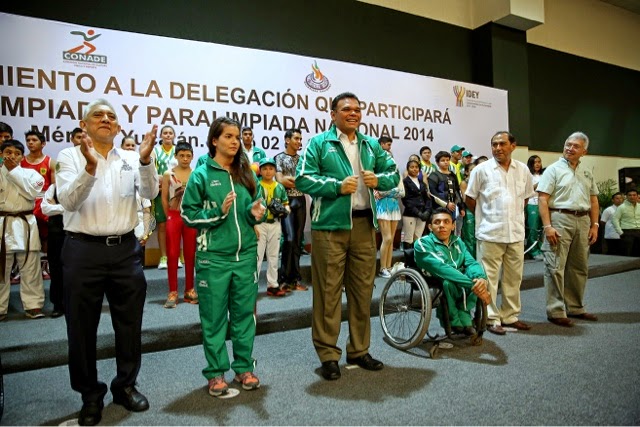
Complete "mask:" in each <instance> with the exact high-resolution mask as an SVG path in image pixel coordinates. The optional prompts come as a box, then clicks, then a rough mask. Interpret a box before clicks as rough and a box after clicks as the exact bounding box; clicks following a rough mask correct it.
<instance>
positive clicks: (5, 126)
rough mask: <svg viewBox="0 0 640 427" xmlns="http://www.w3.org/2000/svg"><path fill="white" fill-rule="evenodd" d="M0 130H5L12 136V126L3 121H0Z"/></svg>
mask: <svg viewBox="0 0 640 427" xmlns="http://www.w3.org/2000/svg"><path fill="white" fill-rule="evenodd" d="M0 132H7V133H8V134H9V135H11V137H12V138H13V128H12V127H11V126H9V125H8V124H6V123H5V122H0Z"/></svg>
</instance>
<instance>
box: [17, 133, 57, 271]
mask: <svg viewBox="0 0 640 427" xmlns="http://www.w3.org/2000/svg"><path fill="white" fill-rule="evenodd" d="M24 135H25V142H26V145H27V149H28V150H29V154H27V155H26V156H24V157H23V159H22V161H21V162H20V166H22V167H23V168H25V169H33V170H35V171H36V172H38V173H39V174H40V175H42V177H43V178H44V187H42V192H41V193H40V194H39V195H38V197H37V198H36V205H35V207H34V209H33V214H34V215H35V217H36V221H38V234H39V235H40V242H41V243H42V251H43V252H44V254H46V253H47V235H48V232H49V227H48V222H49V218H48V217H47V216H46V215H45V214H44V213H42V208H41V205H42V198H43V197H44V193H45V192H46V191H47V189H49V186H50V185H51V184H53V183H54V182H55V176H54V170H55V166H56V164H55V161H54V160H53V159H52V158H51V157H49V156H47V155H45V154H44V153H43V152H42V150H43V149H44V146H45V145H47V141H45V138H44V135H43V134H42V133H40V132H38V131H35V130H30V131H28V132H26V133H25V134H24ZM44 254H43V255H42V265H41V267H42V278H43V279H45V280H49V279H50V277H49V263H48V261H47V257H46V255H44Z"/></svg>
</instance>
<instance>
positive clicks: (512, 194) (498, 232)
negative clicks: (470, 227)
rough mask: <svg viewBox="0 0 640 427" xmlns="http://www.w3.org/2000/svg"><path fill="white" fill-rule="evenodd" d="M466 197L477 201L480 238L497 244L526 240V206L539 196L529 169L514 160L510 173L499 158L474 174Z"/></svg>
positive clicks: (479, 166) (476, 168)
mask: <svg viewBox="0 0 640 427" xmlns="http://www.w3.org/2000/svg"><path fill="white" fill-rule="evenodd" d="M465 195H466V196H468V197H471V198H472V199H475V201H476V209H475V215H476V238H477V239H478V240H483V241H487V242H494V243H515V242H522V241H524V237H525V233H524V204H525V200H526V199H528V198H529V197H532V196H534V195H535V193H534V191H533V182H532V178H531V173H530V172H529V169H528V168H527V166H526V165H525V164H524V163H522V162H520V161H517V160H513V159H512V160H511V163H510V165H509V168H508V171H507V170H505V169H504V168H503V167H502V166H500V165H499V164H498V163H497V162H496V161H495V159H491V160H488V161H486V162H484V163H481V164H480V165H478V166H476V167H475V168H474V169H473V170H472V171H471V177H470V178H469V185H468V186H467V191H466V193H465Z"/></svg>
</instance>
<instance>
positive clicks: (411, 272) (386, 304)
mask: <svg viewBox="0 0 640 427" xmlns="http://www.w3.org/2000/svg"><path fill="white" fill-rule="evenodd" d="M404 258H405V263H404V264H405V266H404V267H402V266H400V268H397V267H396V268H394V269H393V270H392V272H391V277H390V278H389V279H388V280H387V283H386V284H385V286H384V289H383V290H382V294H381V296H380V323H381V325H382V331H383V333H384V339H385V341H386V342H387V343H388V344H389V345H391V346H392V347H394V348H397V349H399V350H403V351H407V350H409V349H411V348H413V347H415V346H417V345H418V344H421V343H431V344H433V345H432V346H431V347H430V348H429V355H430V356H431V358H432V359H435V358H436V357H437V355H438V350H439V347H440V343H441V342H442V341H444V340H446V339H450V340H457V339H460V338H465V337H466V336H464V335H458V334H453V333H452V330H451V324H450V321H449V307H448V306H447V299H446V297H445V295H444V289H443V285H442V281H441V280H440V279H438V278H436V277H434V276H431V275H430V274H429V273H428V272H426V271H423V270H421V269H419V268H418V266H417V265H416V263H415V260H414V258H413V248H405V249H404ZM437 307H441V308H442V311H443V318H444V320H443V324H444V334H442V335H441V334H435V335H431V334H429V323H430V321H431V313H432V311H433V309H435V308H437ZM473 327H474V328H475V330H476V334H474V335H472V336H471V337H469V339H470V342H471V345H473V346H479V345H482V335H483V334H484V332H485V331H486V329H487V306H486V305H485V304H484V303H483V302H482V301H481V300H480V299H479V298H478V301H477V303H476V307H475V311H474V314H473ZM425 335H426V336H427V338H426V339H425Z"/></svg>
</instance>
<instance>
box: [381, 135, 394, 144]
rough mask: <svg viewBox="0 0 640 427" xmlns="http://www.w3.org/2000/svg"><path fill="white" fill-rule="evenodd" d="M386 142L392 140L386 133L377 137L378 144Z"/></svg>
mask: <svg viewBox="0 0 640 427" xmlns="http://www.w3.org/2000/svg"><path fill="white" fill-rule="evenodd" d="M387 142H393V139H391V138H390V137H388V136H386V135H383V136H381V137H380V138H378V144H386V143H387Z"/></svg>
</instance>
